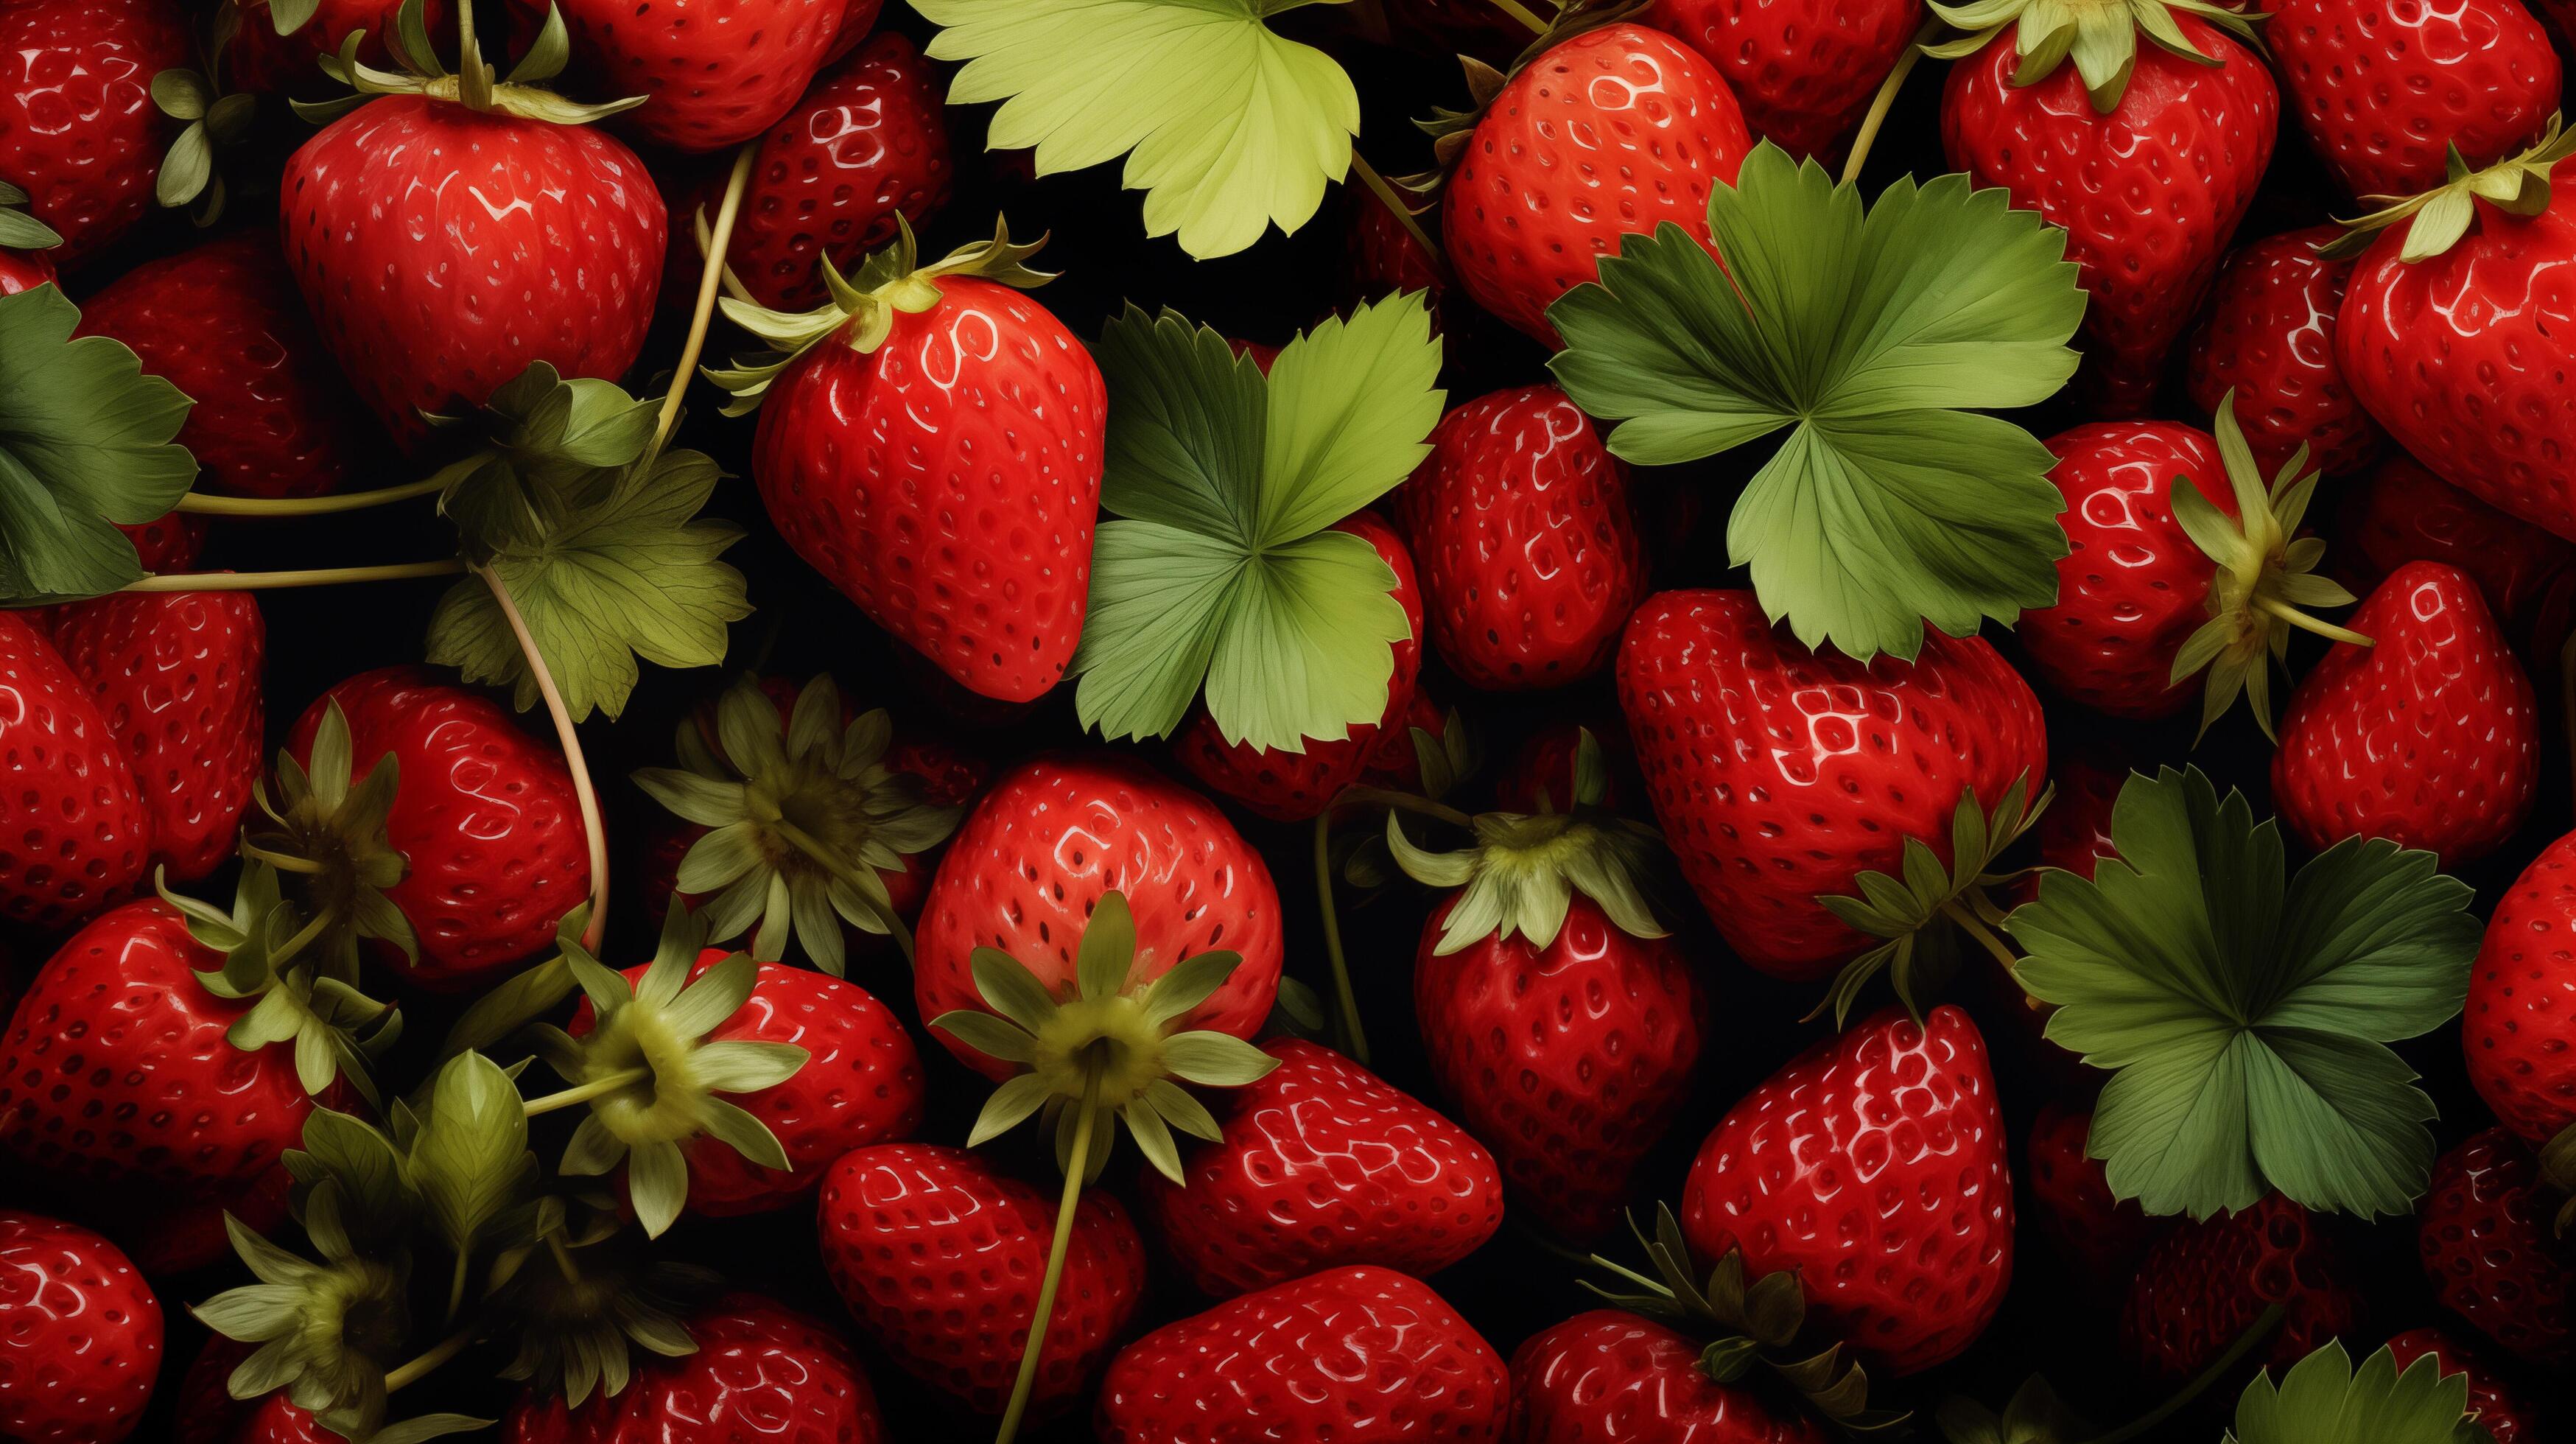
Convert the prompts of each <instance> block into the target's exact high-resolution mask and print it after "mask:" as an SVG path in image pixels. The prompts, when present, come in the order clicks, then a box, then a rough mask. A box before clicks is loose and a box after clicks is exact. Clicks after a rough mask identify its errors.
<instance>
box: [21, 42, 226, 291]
mask: <svg viewBox="0 0 2576 1444" xmlns="http://www.w3.org/2000/svg"><path fill="white" fill-rule="evenodd" d="M224 8H225V9H226V10H227V11H229V10H230V9H231V8H232V7H231V6H229V5H228V6H226V7H224ZM152 103H153V104H154V105H155V106H157V107H159V108H160V111H161V113H162V114H163V115H166V116H168V117H170V118H171V119H172V120H175V121H178V122H180V130H179V135H178V138H177V139H175V140H173V141H171V142H170V149H169V152H168V153H167V154H165V155H164V156H162V158H161V169H160V172H159V173H158V174H157V175H155V176H154V177H153V181H152V198H153V199H154V200H155V201H158V202H159V203H160V204H161V205H162V206H164V207H165V208H171V209H175V208H177V207H179V206H185V205H191V204H193V205H194V207H195V209H194V210H193V211H191V212H190V218H191V219H193V220H194V221H195V222H196V223H197V224H198V225H201V226H211V225H213V224H214V223H215V222H216V221H218V220H220V219H222V218H223V213H224V176H223V172H222V171H221V170H219V169H217V168H216V165H215V156H216V153H217V152H219V151H222V150H227V149H230V148H231V147H233V146H237V145H239V144H241V143H242V142H243V141H245V140H248V139H249V138H250V125H251V119H252V117H253V116H255V115H256V114H257V113H258V111H259V101H258V99H257V98H256V97H254V96H248V95H225V94H222V93H221V92H220V91H219V90H218V89H217V87H216V85H215V82H214V81H212V80H210V79H208V78H207V77H206V76H204V75H202V74H200V73H199V72H197V71H194V70H185V69H179V68H175V67H174V68H172V69H169V70H164V71H162V72H160V73H159V74H157V75H155V76H153V77H152ZM0 244H5V243H0Z"/></svg>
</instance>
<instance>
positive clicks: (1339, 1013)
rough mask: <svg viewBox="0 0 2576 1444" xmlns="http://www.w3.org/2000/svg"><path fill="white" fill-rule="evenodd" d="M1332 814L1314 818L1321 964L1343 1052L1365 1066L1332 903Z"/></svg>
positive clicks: (1364, 1045)
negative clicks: (1328, 977)
mask: <svg viewBox="0 0 2576 1444" xmlns="http://www.w3.org/2000/svg"><path fill="white" fill-rule="evenodd" d="M1333 811H1334V809H1333V808H1332V807H1330V806H1327V807H1326V808H1325V809H1324V810H1323V811H1321V812H1319V813H1316V814H1315V901H1316V904H1317V905H1318V906H1319V907H1321V908H1322V910H1323V914H1324V962H1325V964H1326V965H1327V966H1329V967H1330V968H1331V969H1332V970H1333V1019H1334V1022H1335V1023H1336V1024H1337V1025H1338V1026H1337V1027H1336V1028H1335V1031H1336V1032H1338V1033H1339V1034H1340V1035H1341V1036H1340V1038H1339V1039H1337V1040H1336V1041H1338V1042H1340V1043H1341V1045H1342V1049H1343V1051H1344V1052H1346V1053H1348V1054H1350V1056H1351V1061H1353V1062H1355V1063H1357V1064H1359V1065H1360V1066H1361V1067H1363V1068H1365V1067H1367V1066H1368V1060H1369V1052H1368V1032H1367V1030H1366V1029H1364V1028H1362V1027H1361V1026H1360V1000H1359V996H1358V994H1356V993H1354V992H1352V991H1351V965H1350V960H1349V958H1348V957H1346V956H1345V955H1344V954H1343V952H1342V916H1341V910H1340V908H1338V907H1337V906H1336V905H1335V904H1334V902H1333Z"/></svg>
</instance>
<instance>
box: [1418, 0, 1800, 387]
mask: <svg viewBox="0 0 2576 1444" xmlns="http://www.w3.org/2000/svg"><path fill="white" fill-rule="evenodd" d="M1752 149H1753V137H1752V135H1751V134H1750V133H1748V132H1747V131H1746V130H1745V127H1744V113H1743V111H1741V110H1740V109H1738V108H1737V106H1736V103H1735V93H1734V92H1733V91H1732V90H1729V89H1728V88H1727V84H1726V79H1725V77H1723V76H1721V75H1720V74H1718V72H1717V69H1716V67H1714V66H1712V65H1710V64H1709V63H1708V62H1707V61H1705V60H1703V59H1701V58H1700V56H1699V54H1698V52H1696V51H1693V50H1691V49H1690V48H1689V47H1687V46H1685V45H1683V44H1682V43H1681V42H1679V41H1677V40H1675V39H1673V38H1672V37H1671V36H1669V35H1666V34H1664V33H1662V32H1661V31H1656V30H1648V29H1646V28H1645V27H1644V26H1641V25H1632V24H1626V23H1620V24H1612V25H1604V26H1601V27H1599V28H1598V29H1594V30H1587V31H1584V32H1583V33H1581V34H1579V35H1576V36H1574V37H1573V38H1572V39H1570V40H1564V41H1560V42H1558V43H1557V44H1556V45H1555V46H1553V47H1551V48H1550V49H1548V50H1547V51H1545V52H1544V53H1542V54H1541V55H1539V56H1538V57H1537V58H1536V59H1534V60H1532V61H1530V62H1529V63H1528V64H1526V65H1524V66H1522V67H1521V68H1520V69H1519V70H1518V71H1517V72H1515V73H1514V74H1513V76H1512V78H1511V79H1510V80H1509V81H1508V82H1507V83H1505V84H1504V85H1503V87H1502V89H1501V90H1500V91H1499V92H1498V93H1496V94H1494V95H1493V96H1492V97H1491V99H1490V100H1488V101H1487V102H1486V104H1485V105H1484V107H1483V110H1482V112H1481V117H1480V118H1478V119H1477V120H1476V121H1475V128H1474V132H1473V134H1471V135H1466V136H1465V138H1464V141H1463V149H1456V150H1451V149H1446V148H1444V156H1446V155H1448V154H1455V155H1456V156H1457V158H1458V159H1457V166H1456V168H1455V170H1454V171H1452V172H1451V174H1450V176H1449V180H1448V184H1447V193H1446V194H1447V199H1446V200H1445V201H1444V202H1443V204H1442V205H1441V207H1440V225H1441V236H1442V244H1443V245H1444V246H1445V247H1446V248H1447V250H1448V252H1449V264H1450V266H1451V268H1452V269H1453V270H1454V271H1455V272H1456V273H1457V279H1458V287H1459V289H1460V290H1462V291H1464V292H1465V293H1466V295H1467V298H1468V299H1469V300H1471V301H1474V302H1475V303H1476V304H1477V305H1479V306H1482V307H1484V308H1485V309H1486V310H1488V311H1491V312H1493V313H1494V314H1495V315H1496V316H1499V317H1501V318H1502V319H1503V320H1505V321H1508V322H1510V323H1511V324H1513V325H1514V326H1517V327H1519V328H1520V329H1521V330H1523V331H1525V332H1528V333H1529V334H1530V335H1532V336H1535V337H1537V338H1538V339H1539V340H1540V341H1543V342H1545V343H1547V344H1549V345H1551V346H1553V345H1555V344H1556V339H1557V338H1556V328H1554V327H1553V326H1550V325H1549V324H1548V323H1547V314H1546V313H1547V308H1548V305H1549V303H1551V302H1553V301H1554V300H1555V299H1556V298H1557V297H1559V296H1562V295H1564V294H1565V293H1566V292H1568V291H1570V290H1573V289H1574V288H1575V287H1576V286H1579V285H1582V284H1583V283H1584V282H1586V281H1589V280H1591V279H1593V272H1594V269H1595V266H1596V264H1597V258H1598V257H1600V256H1602V255H1604V254H1606V253H1611V252H1614V251H1616V249H1617V248H1618V245H1619V237H1620V236H1622V235H1624V234H1628V233H1632V232H1640V231H1652V230H1653V229H1654V228H1655V227H1656V226H1657V225H1658V224H1660V223H1662V222H1664V221H1673V222H1676V223H1678V224H1680V225H1681V226H1682V227H1683V228H1684V229H1685V230H1687V231H1689V232H1690V233H1691V234H1692V235H1693V236H1695V237H1702V238H1704V237H1706V236H1707V234H1708V192H1709V187H1711V186H1713V185H1719V184H1725V185H1732V184H1734V183H1735V175H1736V171H1737V169H1738V168H1739V167H1740V166H1742V165H1743V163H1744V157H1745V155H1746V154H1747V153H1748V152H1750V151H1751V150H1752ZM1703 243H1704V244H1705V241H1703Z"/></svg>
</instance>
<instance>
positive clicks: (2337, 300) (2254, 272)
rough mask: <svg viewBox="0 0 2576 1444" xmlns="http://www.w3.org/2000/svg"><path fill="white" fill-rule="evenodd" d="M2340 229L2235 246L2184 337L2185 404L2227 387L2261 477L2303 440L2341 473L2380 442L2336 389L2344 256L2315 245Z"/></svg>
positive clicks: (2321, 465)
mask: <svg viewBox="0 0 2576 1444" xmlns="http://www.w3.org/2000/svg"><path fill="white" fill-rule="evenodd" d="M2506 3H2508V4H2510V3H2512V0H2506ZM2419 13H2420V12H2419ZM2271 33H2272V34H2273V35H2274V36H2275V37H2276V38H2277V37H2278V36H2279V34H2280V31H2279V30H2278V29H2277V28H2275V29H2273V31H2272V32H2271ZM2340 234H2341V232H2340V231H2339V230H2337V229H2336V228H2335V227H2333V226H2312V227H2310V228H2309V229H2307V230H2303V231H2286V232H2283V233H2282V234H2280V235H2277V236H2266V237H2264V238H2263V239H2261V240H2259V241H2249V242H2247V243H2246V244H2244V245H2241V246H2238V247H2237V248H2236V249H2235V250H2234V251H2233V252H2231V253H2229V255H2228V257H2227V264H2226V265H2225V267H2223V268H2222V269H2221V270H2220V271H2219V273H2218V281H2217V284H2216V285H2214V286H2213V287H2211V289H2210V293H2209V310H2208V313H2207V314H2206V315H2205V316H2204V317H2203V318H2202V320H2201V323H2200V329H2199V330H2197V331H2195V332H2193V333H2192V338H2191V351H2190V359H2189V361H2188V362H2187V363H2186V365H2185V367H2184V370H2183V383H2184V387H2185V389H2186V390H2187V391H2188V392H2189V393H2190V395H2191V404H2192V408H2193V409H2194V410H2196V411H2201V412H2206V413H2209V414H2212V415H2215V414H2216V413H2217V411H2218V409H2219V407H2220V406H2221V405H2222V404H2223V403H2224V401H2225V399H2226V397H2227V396H2228V395H2229V394H2230V393H2231V392H2232V393H2234V395H2235V397H2236V421H2237V424H2238V425H2240V426H2242V427H2244V428H2245V440H2246V443H2247V444H2248V445H2250V446H2252V447H2253V448H2254V461H2255V465H2256V466H2257V467H2258V468H2259V469H2260V470H2261V472H2262V474H2263V475H2265V476H2267V477H2268V476H2270V475H2272V474H2273V473H2274V472H2277V471H2279V470H2280V469H2281V467H2282V464H2283V463H2285V462H2287V461H2288V460H2289V459H2290V454H2291V453H2292V452H2294V451H2296V450H2298V449H2299V448H2300V447H2302V446H2304V447H2306V448H2308V457H2309V461H2310V462H2311V464H2312V465H2314V466H2315V468H2316V469H2317V470H2319V471H2321V472H2324V473H2325V474H2326V475H2328V476H2340V475H2342V474H2343V473H2345V472H2347V471H2353V470H2356V469H2358V468H2360V467H2361V466H2362V465H2364V464H2365V463H2367V462H2369V461H2370V459H2371V458H2372V457H2374V456H2377V455H2378V454H2379V452H2380V450H2381V449H2382V448H2383V447H2385V446H2386V445H2387V444H2388V436H2387V433H2385V432H2383V431H2381V430H2380V429H2379V423H2377V422H2375V421H2373V420H2371V419H2370V413H2369V412H2367V411H2364V410H2362V409H2361V403H2360V402H2359V401H2357V400H2355V399H2354V397H2353V394H2352V388H2351V387H2348V386H2346V385H2344V382H2343V369H2342V366H2343V363H2342V361H2341V360H2340V359H2339V358H2338V357H2337V355H2336V353H2335V316H2336V314H2337V313H2338V312H2339V311H2340V310H2341V309H2342V306H2343V292H2344V283H2345V282H2346V281H2348V280H2350V279H2351V278H2352V262H2351V261H2349V260H2329V259H2327V258H2325V257H2322V256H2319V255H2318V254H2317V250H2316V248H2317V247H2319V246H2322V245H2324V244H2326V243H2327V242H2330V241H2332V240H2334V238H2335V237H2336V236H2338V235H2340Z"/></svg>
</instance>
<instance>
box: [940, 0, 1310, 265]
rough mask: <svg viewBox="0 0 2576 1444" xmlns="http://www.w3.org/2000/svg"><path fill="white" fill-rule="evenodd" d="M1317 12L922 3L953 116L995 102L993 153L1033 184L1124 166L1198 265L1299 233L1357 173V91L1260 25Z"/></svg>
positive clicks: (1268, 0)
mask: <svg viewBox="0 0 2576 1444" xmlns="http://www.w3.org/2000/svg"><path fill="white" fill-rule="evenodd" d="M1313 3H1315V0H917V3H916V4H915V5H914V6H913V8H914V9H916V10H918V11H920V12H921V14H922V16H923V17H924V18H926V19H927V20H929V21H930V23H932V24H934V25H937V26H939V27H941V28H940V33H939V34H938V35H937V36H935V37H933V38H932V40H931V42H930V46H929V53H930V56H931V58H932V59H934V60H962V61H965V62H966V64H965V66H964V68H963V69H961V70H959V71H958V72H957V79H956V81H955V83H954V84H952V85H951V86H950V87H949V92H948V99H949V101H950V103H952V104H955V105H977V104H981V103H983V102H985V101H992V100H998V101H1001V102H1002V107H1001V109H999V110H997V111H995V112H994V113H993V122H992V131H991V136H990V139H989V141H988V142H987V143H988V144H989V145H990V147H991V148H992V149H994V150H1019V149H1023V148H1026V147H1031V146H1034V147H1036V149H1037V172H1038V174H1039V175H1042V176H1043V175H1053V174H1055V173H1056V172H1058V171H1068V170H1079V169H1081V168H1082V167H1084V166H1090V165H1098V164H1100V163H1101V162H1103V161H1107V160H1113V159H1115V158H1117V157H1118V156H1120V155H1122V154H1123V155H1125V156H1126V157H1127V168H1126V177H1125V180H1126V185H1127V188H1128V189H1130V190H1141V191H1143V192H1145V233H1146V234H1147V235H1149V236H1167V235H1173V234H1175V233H1177V234H1178V235H1179V238H1180V244H1181V249H1182V250H1184V251H1187V252H1189V253H1190V254H1191V255H1193V256H1196V257H1198V258H1200V259H1202V260H1205V259H1207V258H1208V257H1211V256H1225V255H1232V254H1233V253H1234V252H1236V251H1240V250H1243V249H1244V248H1246V247H1248V246H1250V245H1251V244H1252V243H1253V242H1255V241H1258V240H1260V239H1261V236H1262V232H1263V231H1264V230H1265V229H1266V228H1267V227H1268V226H1269V224H1270V223H1271V222H1272V221H1276V222H1278V223H1279V228H1280V229H1281V230H1283V231H1294V230H1296V229H1297V228H1298V227H1299V226H1301V225H1304V224H1305V223H1306V221H1307V220H1308V219H1309V218H1311V217H1312V216H1313V215H1314V214H1315V210H1316V208H1317V207H1318V206H1320V205H1322V204H1323V199H1324V186H1325V184H1326V183H1327V182H1330V181H1336V180H1340V179H1341V178H1342V177H1343V176H1344V175H1345V174H1347V173H1348V172H1349V170H1350V168H1351V137H1352V136H1354V135H1357V134H1358V133H1359V128H1360V107H1359V93H1358V92H1357V91H1356V90H1354V89H1353V88H1352V86H1351V81H1350V77H1349V76H1347V75H1345V74H1343V73H1342V68H1341V66H1340V65H1338V64H1336V63H1335V62H1334V60H1333V59H1332V57H1330V56H1328V55H1326V54H1324V53H1323V52H1322V51H1320V50H1316V49H1314V48H1313V47H1311V46H1306V45H1301V44H1298V43H1297V42H1295V41H1293V40H1283V39H1281V38H1280V37H1279V36H1277V35H1275V34H1273V33H1271V31H1270V29H1269V27H1268V26H1267V25H1266V24H1265V23H1264V22H1265V21H1266V20H1267V19H1268V18H1269V17H1270V16H1271V15H1273V14H1276V13H1278V12H1279V11H1282V10H1290V9H1295V8H1297V7H1299V6H1303V5H1309V4H1313Z"/></svg>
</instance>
